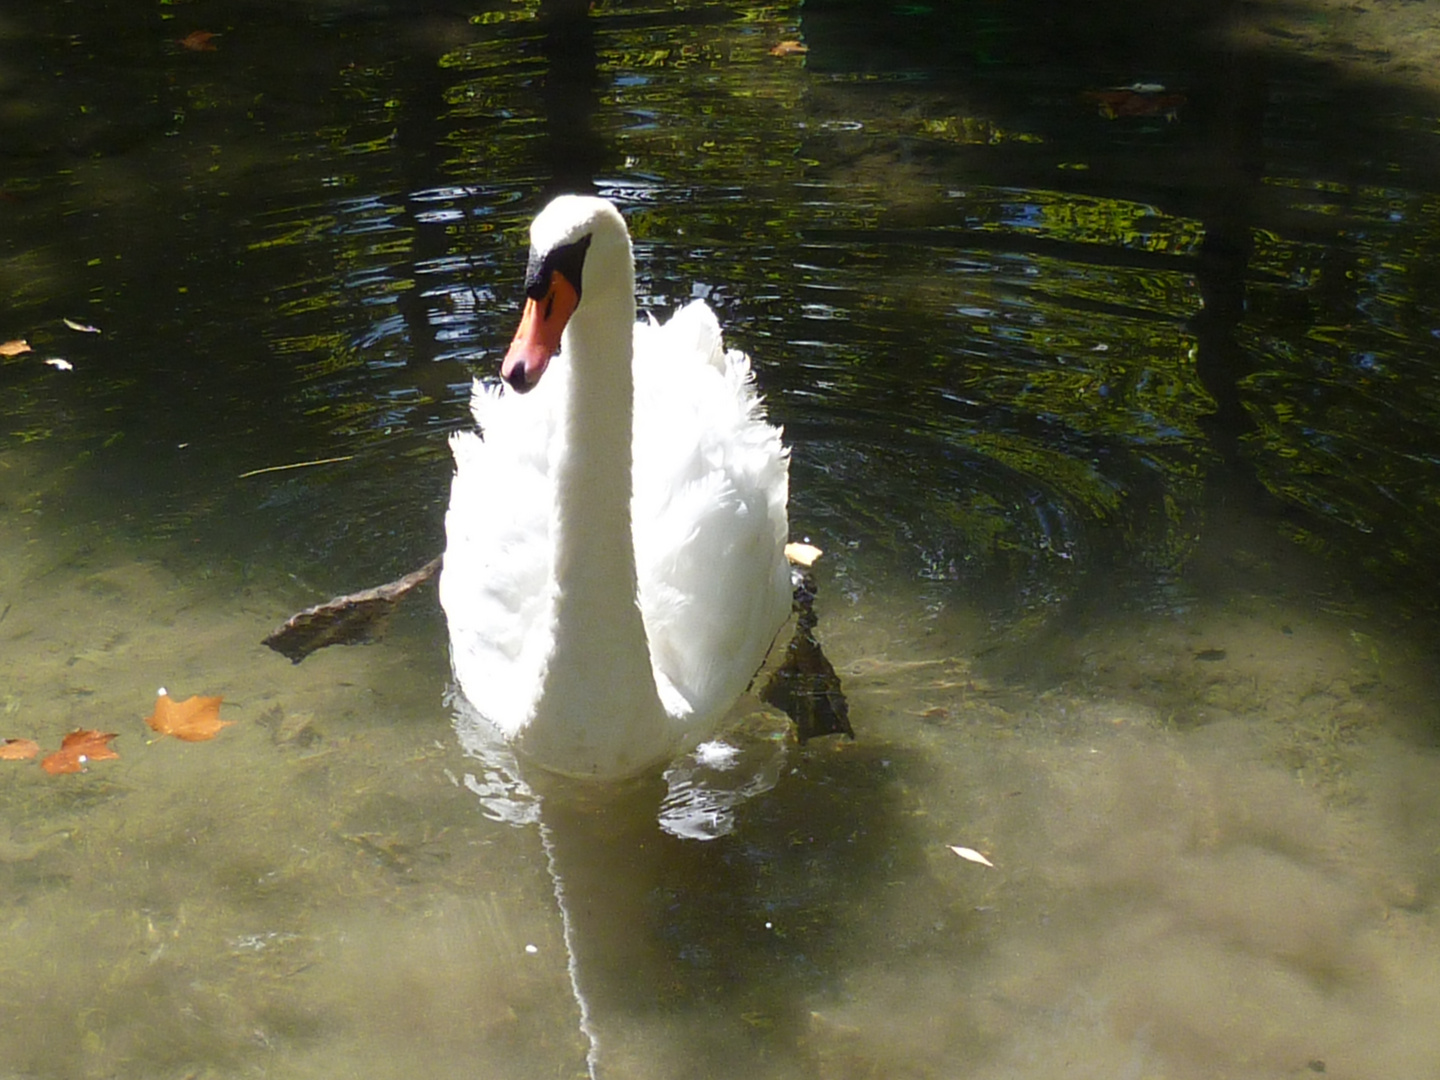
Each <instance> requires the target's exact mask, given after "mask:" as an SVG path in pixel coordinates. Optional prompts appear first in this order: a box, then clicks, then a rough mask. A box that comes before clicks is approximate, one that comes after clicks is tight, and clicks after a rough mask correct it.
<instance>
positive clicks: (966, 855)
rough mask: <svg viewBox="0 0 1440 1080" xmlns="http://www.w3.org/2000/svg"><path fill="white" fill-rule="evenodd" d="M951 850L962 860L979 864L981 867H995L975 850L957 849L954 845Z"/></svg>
mask: <svg viewBox="0 0 1440 1080" xmlns="http://www.w3.org/2000/svg"><path fill="white" fill-rule="evenodd" d="M950 850H951V851H953V852H954V853H955V854H956V855H959V856H960V858H962V859H965V860H967V861H969V862H973V863H979V864H980V865H981V866H994V865H995V864H994V863H993V862H991V861H990V860H989V859H987V858H986V857H985V856H984V855H981V854H980V852H978V851H976V850H975V849H974V848H968V847H956V846H955V845H954V844H951V845H950Z"/></svg>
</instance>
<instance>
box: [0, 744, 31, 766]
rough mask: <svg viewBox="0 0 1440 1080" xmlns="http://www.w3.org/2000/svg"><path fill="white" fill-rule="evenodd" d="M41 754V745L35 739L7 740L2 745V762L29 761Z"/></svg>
mask: <svg viewBox="0 0 1440 1080" xmlns="http://www.w3.org/2000/svg"><path fill="white" fill-rule="evenodd" d="M38 753H40V744H39V743H38V742H36V741H35V740H34V739H6V740H5V741H4V742H3V743H0V761H29V760H30V759H31V758H33V757H34V756H35V755H36V754H38Z"/></svg>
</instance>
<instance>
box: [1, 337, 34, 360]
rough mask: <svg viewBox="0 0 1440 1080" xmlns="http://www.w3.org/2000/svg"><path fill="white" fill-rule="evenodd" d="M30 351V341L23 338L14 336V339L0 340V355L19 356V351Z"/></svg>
mask: <svg viewBox="0 0 1440 1080" xmlns="http://www.w3.org/2000/svg"><path fill="white" fill-rule="evenodd" d="M30 351H31V350H30V343H29V342H28V341H26V340H25V339H24V338H16V339H15V340H14V341H0V356H19V355H20V354H21V353H27V352H30Z"/></svg>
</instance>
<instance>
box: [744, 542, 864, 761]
mask: <svg viewBox="0 0 1440 1080" xmlns="http://www.w3.org/2000/svg"><path fill="white" fill-rule="evenodd" d="M795 573H796V577H795V611H796V612H797V613H798V616H799V617H798V618H797V619H796V623H795V636H794V637H793V638H791V639H790V644H789V645H787V646H786V647H785V658H784V659H783V660H782V661H781V662H780V666H779V667H778V668H776V669H775V671H774V673H773V674H772V675H771V676H770V680H769V681H768V682H767V683H766V684H765V687H764V689H762V690H761V691H760V700H761V701H764V702H765V703H766V704H768V705H773V706H775V708H777V709H779V710H780V711H781V712H783V713H784V714H785V715H786V716H788V717H790V719H791V720H793V721H794V722H795V727H796V736H797V737H798V738H799V740H800V741H801V742H802V743H803V742H805V741H806V740H807V739H813V738H815V737H816V736H817V735H848V736H850V738H852V739H853V738H855V732H854V731H852V730H851V728H850V707H849V705H848V704H847V703H846V701H845V692H844V690H843V689H842V688H841V686H840V676H839V675H838V674H836V672H835V666H834V665H833V664H831V663H830V661H829V660H827V659H826V658H825V654H824V652H822V651H821V649H820V642H819V641H817V640H816V638H815V624H816V623H817V622H819V621H820V619H819V616H817V615H816V614H815V608H814V605H815V578H814V577H813V576H812V575H811V574H810V573H808V572H800V571H798V569H796V570H795Z"/></svg>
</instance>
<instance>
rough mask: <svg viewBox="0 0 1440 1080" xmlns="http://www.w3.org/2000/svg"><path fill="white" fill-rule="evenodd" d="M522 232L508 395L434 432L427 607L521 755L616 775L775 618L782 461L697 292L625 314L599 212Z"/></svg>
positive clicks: (654, 744)
mask: <svg viewBox="0 0 1440 1080" xmlns="http://www.w3.org/2000/svg"><path fill="white" fill-rule="evenodd" d="M530 239H531V250H530V264H529V268H528V270H527V272H526V283H525V292H526V296H527V300H526V303H525V310H524V315H523V316H522V318H521V323H520V329H519V330H518V331H517V332H516V335H515V340H514V341H513V342H512V343H511V345H510V350H509V353H508V354H507V356H506V358H505V363H504V366H503V368H502V369H501V373H502V376H503V378H504V379H505V381H506V382H507V383H508V384H509V389H506V388H503V387H489V386H486V385H483V384H482V383H480V382H479V381H476V383H475V385H474V389H473V393H472V400H471V410H472V412H473V413H474V415H475V420H476V422H477V423H478V425H479V427H480V433H479V434H476V433H474V432H461V433H457V434H456V435H454V436H453V437H452V438H451V449H452V450H453V452H454V455H455V479H454V483H453V485H452V487H451V491H450V509H449V512H448V513H447V514H446V517H445V534H446V549H445V561H444V569H443V570H442V571H441V577H440V602H441V604H442V606H443V607H444V609H445V615H446V619H447V621H448V623H449V627H450V647H451V658H452V663H453V665H454V670H455V677H456V680H457V682H458V683H459V686H460V689H461V691H462V692H463V694H464V695H465V697H466V698H467V699H468V700H469V702H470V704H471V705H473V706H474V708H475V710H476V711H477V712H478V713H479V714H480V716H481V717H483V718H484V719H486V720H488V721H489V722H490V723H491V724H492V725H493V726H494V727H495V728H496V729H498V731H499V732H500V734H502V735H503V736H504V737H505V738H506V739H508V740H510V741H511V743H512V744H513V745H514V746H515V747H516V748H517V749H518V750H519V752H520V754H521V755H522V757H524V758H527V759H529V760H532V761H534V762H537V763H538V764H540V765H543V766H545V767H546V768H548V769H550V770H553V771H556V772H561V773H565V774H569V775H583V776H593V777H601V778H619V777H625V776H630V775H635V774H638V773H641V772H644V771H645V770H647V769H652V768H654V767H656V766H657V765H659V764H662V763H664V762H667V761H669V760H671V759H672V758H674V757H675V756H676V755H677V754H679V753H681V752H682V751H684V750H686V749H688V748H690V747H691V746H693V745H695V744H696V743H698V742H700V741H701V740H703V739H704V738H706V737H707V736H708V735H709V734H710V733H711V732H712V731H713V729H714V726H715V725H716V723H717V722H718V721H719V720H720V719H721V718H722V717H723V715H724V714H725V712H726V711H727V710H728V709H729V708H730V706H731V705H732V704H733V703H734V702H735V700H736V699H737V698H738V697H739V696H740V694H742V693H743V692H744V690H745V688H746V686H747V684H748V683H749V681H750V679H751V678H752V677H753V676H754V674H755V672H756V670H757V668H758V667H759V666H760V664H761V663H762V662H763V660H764V659H765V654H766V652H767V650H768V649H769V648H770V645H771V643H772V641H773V640H774V638H775V635H776V633H777V631H778V630H779V628H780V627H781V626H782V625H783V624H784V622H785V621H786V619H787V617H788V615H789V613H790V607H791V595H790V594H791V588H790V573H789V569H788V564H787V562H786V559H785V554H784V546H785V541H786V537H787V532H788V524H787V520H786V502H787V498H788V488H789V456H788V452H787V451H786V449H785V447H784V446H783V444H782V443H781V437H780V431H779V430H778V429H777V428H775V427H773V426H771V425H770V424H769V423H767V422H766V420H765V417H764V414H763V410H762V408H761V404H760V399H759V398H758V396H757V395H756V392H755V388H754V384H753V380H752V377H751V373H750V361H749V359H748V358H747V357H746V356H745V355H744V354H743V353H740V352H737V351H734V350H731V351H728V352H727V351H726V350H725V349H724V347H723V344H722V342H721V337H720V327H719V324H718V322H717V321H716V319H715V315H714V313H713V312H711V310H710V309H709V307H707V306H706V305H705V304H704V302H703V301H694V302H692V303H690V304H689V305H687V306H686V307H684V308H682V309H681V310H680V311H679V312H677V313H676V314H675V316H674V317H673V318H672V319H671V320H670V321H669V322H668V323H666V324H665V325H663V326H660V325H656V324H655V323H654V322H653V320H652V321H649V322H642V323H639V324H637V323H636V321H635V268H634V261H633V258H632V255H631V249H630V237H629V233H628V232H627V231H626V228H625V222H624V219H623V218H622V217H621V216H620V214H619V213H618V212H617V211H616V209H615V208H614V206H612V205H611V204H610V203H608V202H606V201H604V200H603V199H595V198H585V197H580V196H573V195H566V196H561V197H560V198H557V199H555V200H554V201H553V202H551V203H550V204H549V205H548V206H547V207H546V208H545V209H544V211H542V212H541V214H540V216H539V217H537V218H536V219H535V221H534V223H533V225H532V226H531V229H530ZM557 350H558V351H557ZM542 377H543V378H542ZM632 418H633V419H632Z"/></svg>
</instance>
